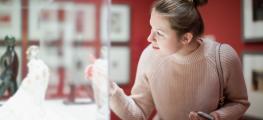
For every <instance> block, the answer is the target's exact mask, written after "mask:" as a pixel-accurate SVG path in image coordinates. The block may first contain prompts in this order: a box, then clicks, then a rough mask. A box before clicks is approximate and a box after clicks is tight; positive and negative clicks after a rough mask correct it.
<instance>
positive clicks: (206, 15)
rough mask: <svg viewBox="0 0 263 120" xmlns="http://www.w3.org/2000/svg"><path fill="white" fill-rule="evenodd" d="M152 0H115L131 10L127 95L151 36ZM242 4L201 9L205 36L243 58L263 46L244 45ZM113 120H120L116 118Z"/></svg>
mask: <svg viewBox="0 0 263 120" xmlns="http://www.w3.org/2000/svg"><path fill="white" fill-rule="evenodd" d="M152 1H153V0H125V1H124V0H113V3H125V4H129V5H130V6H131V39H130V40H131V44H130V46H131V52H132V57H131V59H132V60H131V61H132V62H131V79H130V81H131V82H130V83H129V84H128V85H123V86H121V87H122V88H123V89H124V91H125V92H126V93H127V94H130V90H131V88H132V85H133V83H134V78H135V73H136V67H137V63H138V59H139V56H140V54H141V52H142V50H143V49H144V48H145V46H147V44H148V43H147V40H146V39H147V36H148V34H149V32H150V26H149V17H150V12H149V11H150V6H151V3H152ZM241 5H242V4H241V0H208V4H206V5H204V6H202V7H201V8H200V12H201V14H202V16H203V19H204V22H205V29H206V30H205V34H207V35H214V36H215V37H216V39H217V40H218V41H221V42H223V43H228V44H230V45H231V46H232V47H234V49H236V50H237V52H238V53H239V54H240V55H241V54H242V52H244V51H251V50H252V51H253V50H262V51H263V42H261V43H244V42H243V39H242V24H241V23H242V19H241V15H242V13H241V12H242V9H241ZM112 119H118V118H117V117H116V116H114V117H112Z"/></svg>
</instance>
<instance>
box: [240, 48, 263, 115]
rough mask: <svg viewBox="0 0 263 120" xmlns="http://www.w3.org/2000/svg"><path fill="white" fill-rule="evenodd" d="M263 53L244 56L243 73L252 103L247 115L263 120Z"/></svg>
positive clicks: (245, 54)
mask: <svg viewBox="0 0 263 120" xmlns="http://www.w3.org/2000/svg"><path fill="white" fill-rule="evenodd" d="M262 61H263V52H245V53H244V54H243V73H244V78H245V82H246V87H247V91H248V99H249V102H250V103H251V105H250V107H249V108H248V110H247V112H246V115H248V116H252V117H255V118H260V119H263V114H262V111H263V105H262V101H263V62H262Z"/></svg>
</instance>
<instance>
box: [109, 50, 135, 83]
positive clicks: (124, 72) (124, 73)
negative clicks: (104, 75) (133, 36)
mask: <svg viewBox="0 0 263 120" xmlns="http://www.w3.org/2000/svg"><path fill="white" fill-rule="evenodd" d="M109 67H110V79H112V80H113V81H115V82H116V83H117V84H128V83H129V80H130V50H129V47H111V48H110V64H109Z"/></svg>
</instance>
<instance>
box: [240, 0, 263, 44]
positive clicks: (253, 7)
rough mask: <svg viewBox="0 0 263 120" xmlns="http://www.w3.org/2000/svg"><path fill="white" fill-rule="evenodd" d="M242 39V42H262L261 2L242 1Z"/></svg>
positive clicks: (262, 11)
mask: <svg viewBox="0 0 263 120" xmlns="http://www.w3.org/2000/svg"><path fill="white" fill-rule="evenodd" d="M243 38H244V42H255V41H257V42H258V41H262V40H263V39H262V38H263V1H262V0H243Z"/></svg>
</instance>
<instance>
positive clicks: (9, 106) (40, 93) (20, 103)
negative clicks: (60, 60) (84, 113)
mask: <svg viewBox="0 0 263 120" xmlns="http://www.w3.org/2000/svg"><path fill="white" fill-rule="evenodd" d="M28 70H29V71H28V74H27V76H26V78H24V80H23V81H22V83H21V85H20V87H19V89H18V91H17V92H16V93H15V94H14V95H13V96H12V97H10V99H8V100H7V101H6V102H5V103H4V104H3V106H2V107H0V120H73V119H72V118H70V117H68V116H66V115H65V114H64V115H63V114H62V113H59V112H60V111H56V110H55V109H50V108H48V107H46V106H45V105H44V103H45V93H46V89H47V86H48V81H49V71H48V67H47V66H46V65H45V63H44V62H43V61H42V60H40V59H31V60H30V62H29V63H28Z"/></svg>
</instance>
